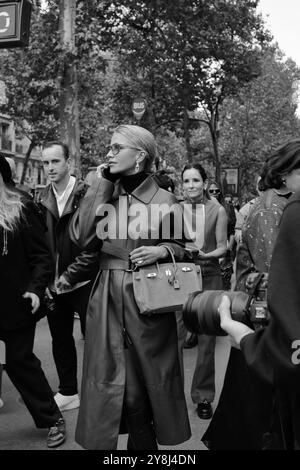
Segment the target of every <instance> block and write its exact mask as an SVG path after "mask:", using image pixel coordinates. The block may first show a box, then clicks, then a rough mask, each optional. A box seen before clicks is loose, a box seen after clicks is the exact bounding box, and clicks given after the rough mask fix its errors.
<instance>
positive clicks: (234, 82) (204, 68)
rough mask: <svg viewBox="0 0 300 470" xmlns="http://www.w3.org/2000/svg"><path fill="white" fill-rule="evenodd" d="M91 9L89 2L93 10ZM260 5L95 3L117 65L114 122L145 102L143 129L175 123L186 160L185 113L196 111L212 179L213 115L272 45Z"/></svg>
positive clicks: (231, 0)
mask: <svg viewBox="0 0 300 470" xmlns="http://www.w3.org/2000/svg"><path fill="white" fill-rule="evenodd" d="M92 3H93V2H92ZM257 4H258V1H253V0H239V1H236V0H223V1H222V0H219V1H215V2H204V1H203V2H202V1H201V2H199V1H194V0H188V1H185V2H183V1H181V0H174V1H172V2H169V1H159V0H151V1H142V0H127V1H124V2H122V3H119V2H107V1H104V2H103V1H102V2H100V4H99V6H98V7H97V6H96V4H95V2H94V3H93V5H94V9H93V14H94V15H95V16H96V17H97V15H98V17H99V19H100V16H101V19H102V25H103V27H102V29H101V38H102V47H103V48H105V49H108V50H110V51H112V52H113V53H114V54H115V56H116V58H117V59H118V63H119V68H118V70H119V73H120V80H119V81H118V83H117V84H116V86H115V87H114V89H113V90H112V94H111V96H112V98H113V103H114V111H115V115H116V121H117V122H118V120H124V119H125V118H127V119H128V118H131V112H130V108H131V106H130V105H131V102H132V99H133V97H134V96H135V95H136V94H139V95H141V96H143V97H145V98H146V99H147V102H148V112H147V113H145V115H144V118H143V121H142V124H143V125H145V126H146V127H148V128H150V129H151V130H153V131H155V130H156V129H158V128H159V127H161V126H164V127H167V128H169V129H171V130H173V129H175V128H176V127H178V123H181V130H182V133H183V134H184V136H185V141H186V146H187V154H188V155H187V156H188V158H190V157H191V147H190V135H189V134H190V129H191V126H193V122H192V121H191V119H190V118H189V117H190V112H191V111H194V110H196V109H198V108H199V107H202V109H203V113H204V114H203V116H202V118H201V122H204V123H205V124H206V125H207V126H208V128H209V130H210V135H211V139H212V144H213V150H214V158H215V166H216V172H217V176H218V174H219V172H220V158H219V152H218V125H219V124H218V123H219V108H220V106H221V104H222V103H223V101H224V99H225V98H226V97H228V96H232V95H234V94H236V93H237V92H238V90H239V89H240V88H241V87H242V86H243V85H244V84H245V83H247V82H248V81H250V80H251V79H253V78H254V77H256V76H258V75H259V73H260V60H259V59H260V50H261V46H262V45H263V44H264V43H266V42H268V40H269V39H270V38H269V36H268V34H267V33H266V32H265V30H264V27H263V22H262V19H261V18H260V16H258V15H257V13H256V6H257Z"/></svg>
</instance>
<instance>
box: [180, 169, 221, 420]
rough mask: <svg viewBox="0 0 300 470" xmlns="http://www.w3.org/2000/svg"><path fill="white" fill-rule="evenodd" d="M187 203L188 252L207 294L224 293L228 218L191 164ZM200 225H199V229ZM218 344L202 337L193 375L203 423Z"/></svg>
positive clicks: (184, 175) (193, 392)
mask: <svg viewBox="0 0 300 470" xmlns="http://www.w3.org/2000/svg"><path fill="white" fill-rule="evenodd" d="M182 183H183V189H184V191H185V195H186V199H185V201H184V202H183V203H182V205H183V208H184V221H185V226H186V235H187V238H189V239H191V240H192V243H191V244H190V246H189V244H187V248H188V249H189V248H190V249H191V250H192V251H194V250H195V253H196V256H195V259H194V261H195V263H196V264H199V265H200V266H201V274H202V283H203V290H213V289H223V282H222V276H221V269H220V265H219V259H220V258H222V257H223V256H224V254H225V253H226V248H227V242H226V234H227V217H226V212H225V209H224V207H223V206H222V205H221V204H219V202H218V201H217V200H215V199H211V198H210V195H209V194H208V192H207V186H208V179H207V175H206V172H205V169H204V168H203V167H202V166H201V165H200V164H199V163H194V164H187V165H185V167H184V168H183V171H182ZM195 222H196V225H195ZM215 342H216V339H215V337H214V336H208V335H199V336H198V346H197V348H198V354H197V362H196V367H195V371H194V375H193V381H192V389H191V397H192V400H193V403H196V404H197V414H198V416H199V418H201V419H209V418H211V415H212V407H211V403H212V402H213V400H214V396H215Z"/></svg>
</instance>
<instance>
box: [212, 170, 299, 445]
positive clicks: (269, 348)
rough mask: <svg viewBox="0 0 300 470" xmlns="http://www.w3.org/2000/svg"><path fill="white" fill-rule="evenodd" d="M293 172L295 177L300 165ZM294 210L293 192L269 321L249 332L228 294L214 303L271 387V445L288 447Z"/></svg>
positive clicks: (294, 340) (292, 438) (295, 313)
mask: <svg viewBox="0 0 300 470" xmlns="http://www.w3.org/2000/svg"><path fill="white" fill-rule="evenodd" d="M294 176H295V178H297V179H298V180H299V181H300V169H298V170H297V174H295V175H294ZM299 214H300V192H297V193H296V194H295V195H294V196H293V197H292V198H291V199H290V201H289V202H288V204H287V206H286V207H285V209H284V213H283V216H282V219H281V224H280V230H279V234H278V237H277V241H276V245H275V248H274V251H273V257H272V262H271V267H270V271H269V287H268V308H269V310H270V314H271V321H270V324H269V325H268V326H267V327H266V328H263V329H261V330H258V331H256V332H254V331H253V330H251V329H250V328H248V327H247V326H246V325H243V324H242V323H239V322H236V321H234V320H232V318H231V315H230V301H229V298H228V297H227V296H223V298H222V302H221V305H220V306H219V311H220V318H221V327H222V328H223V330H224V331H226V332H227V333H228V334H229V335H230V336H231V338H232V340H233V341H234V343H235V345H236V346H237V347H239V348H241V350H242V352H243V354H244V357H245V359H246V362H247V365H248V367H249V368H250V369H251V370H252V372H253V373H255V374H257V376H258V377H259V378H260V379H264V380H266V379H267V380H268V381H269V383H271V384H272V385H273V386H274V389H275V396H274V408H273V410H274V411H273V417H272V418H273V419H272V427H271V430H270V440H271V441H272V444H273V447H275V448H284V449H287V450H291V449H293V450H300V315H299V312H300V289H299V285H300V284H299V283H300V242H299V240H300V217H299ZM257 405H258V406H259V405H260V404H259V403H257Z"/></svg>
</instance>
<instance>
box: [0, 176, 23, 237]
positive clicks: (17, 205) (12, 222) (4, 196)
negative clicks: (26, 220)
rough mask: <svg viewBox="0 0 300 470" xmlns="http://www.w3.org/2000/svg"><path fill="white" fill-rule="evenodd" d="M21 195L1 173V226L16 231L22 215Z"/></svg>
mask: <svg viewBox="0 0 300 470" xmlns="http://www.w3.org/2000/svg"><path fill="white" fill-rule="evenodd" d="M22 208H23V203H22V201H21V195H20V194H18V193H17V192H16V191H13V190H11V189H9V188H8V187H7V186H6V185H5V183H4V181H3V178H2V175H1V173H0V227H1V228H3V229H4V230H7V231H8V232H14V231H15V230H16V228H17V225H18V222H19V220H20V217H21V215H22Z"/></svg>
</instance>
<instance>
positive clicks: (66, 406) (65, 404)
mask: <svg viewBox="0 0 300 470" xmlns="http://www.w3.org/2000/svg"><path fill="white" fill-rule="evenodd" d="M54 400H55V401H56V404H57V406H58V408H59V409H60V411H67V410H75V409H76V408H79V405H80V401H79V397H78V394H76V395H62V394H61V393H56V395H54Z"/></svg>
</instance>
